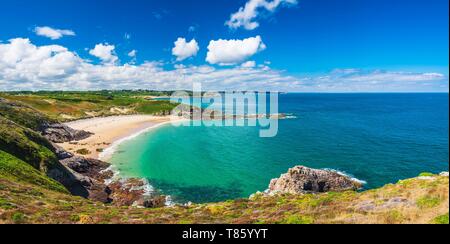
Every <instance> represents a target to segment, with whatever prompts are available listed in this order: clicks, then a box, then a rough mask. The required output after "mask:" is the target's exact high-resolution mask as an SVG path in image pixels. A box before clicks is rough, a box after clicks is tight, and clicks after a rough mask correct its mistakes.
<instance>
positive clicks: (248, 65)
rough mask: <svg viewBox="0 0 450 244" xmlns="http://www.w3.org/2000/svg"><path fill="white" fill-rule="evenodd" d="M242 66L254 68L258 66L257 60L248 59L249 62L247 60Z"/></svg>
mask: <svg viewBox="0 0 450 244" xmlns="http://www.w3.org/2000/svg"><path fill="white" fill-rule="evenodd" d="M241 67H242V68H247V69H248V68H254V67H256V62H255V61H247V62H245V63H243V64H241Z"/></svg>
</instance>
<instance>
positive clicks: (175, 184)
mask: <svg viewBox="0 0 450 244" xmlns="http://www.w3.org/2000/svg"><path fill="white" fill-rule="evenodd" d="M279 104H280V113H287V114H292V115H293V117H292V118H290V119H285V120H280V121H279V132H278V135H277V136H276V137H273V138H260V137H259V129H260V128H258V127H173V126H171V125H166V126H161V127H159V128H157V129H155V130H151V131H148V132H146V133H143V134H141V135H140V136H138V137H135V138H133V139H131V140H128V141H126V142H124V143H122V144H121V145H120V146H119V147H118V148H117V149H116V152H115V153H114V154H113V155H112V158H111V159H110V162H111V163H112V164H113V165H114V167H115V168H116V169H117V170H118V171H119V172H120V175H121V176H122V177H138V178H145V179H147V180H148V181H149V183H150V184H151V186H153V187H154V189H156V190H157V191H159V192H160V193H161V194H164V195H170V196H171V197H172V199H173V200H174V201H175V202H178V203H185V202H194V203H204V202H217V201H224V200H229V199H236V198H242V197H249V196H250V195H251V194H253V193H255V192H257V191H264V190H265V189H267V187H268V185H269V182H270V180H271V179H273V178H277V177H279V176H280V174H283V173H285V172H287V170H288V169H289V168H291V167H293V166H296V165H304V166H308V167H312V168H317V169H333V170H337V171H340V172H343V173H346V174H348V175H350V176H352V177H354V178H357V179H359V180H361V181H364V182H366V184H365V186H364V187H365V189H372V188H376V187H381V186H383V185H385V184H388V183H395V182H397V181H398V180H401V179H407V178H411V177H415V176H417V175H419V174H420V173H422V172H432V173H439V172H442V171H448V168H449V137H448V136H449V127H448V126H449V112H448V109H449V108H448V105H449V100H448V94H437V93H436V94H283V95H280V98H279Z"/></svg>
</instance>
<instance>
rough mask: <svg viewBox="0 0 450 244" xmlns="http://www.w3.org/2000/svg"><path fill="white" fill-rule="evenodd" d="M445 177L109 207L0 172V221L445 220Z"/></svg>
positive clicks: (356, 221) (447, 206) (442, 221)
mask: <svg viewBox="0 0 450 244" xmlns="http://www.w3.org/2000/svg"><path fill="white" fill-rule="evenodd" d="M448 194H449V180H448V177H441V176H434V177H433V178H432V179H431V180H421V179H410V180H405V181H401V182H399V183H398V184H395V185H387V186H385V187H383V188H381V189H377V190H372V191H368V192H363V193H355V192H345V193H326V194H319V195H303V196H293V195H283V196H273V197H263V196H256V197H254V198H253V199H251V200H247V199H242V200H235V201H227V202H223V203H216V204H203V205H192V206H189V207H172V208H160V209H137V208H131V207H122V208H119V207H113V206H108V205H103V204H98V203H93V202H90V201H88V200H84V199H82V198H78V197H72V196H70V195H67V194H62V193H59V192H55V191H50V190H47V189H45V188H42V187H37V186H34V185H31V184H27V183H22V182H18V181H14V180H10V179H9V178H6V179H5V178H3V177H1V178H0V223H133V224H134V223H184V224H185V223H288V224H311V223H447V224H448V211H449V210H448V209H449V199H448Z"/></svg>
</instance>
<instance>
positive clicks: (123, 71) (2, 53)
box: [0, 38, 449, 92]
mask: <svg viewBox="0 0 450 244" xmlns="http://www.w3.org/2000/svg"><path fill="white" fill-rule="evenodd" d="M263 66H265V65H263ZM194 82H200V83H202V85H203V88H204V89H205V90H267V91H302V92H370V91H384V92H389V91H441V92H445V91H447V92H448V84H449V83H448V75H444V74H440V73H431V72H424V73H420V72H416V73H413V72H392V71H379V70H375V71H364V70H357V69H347V70H334V71H332V72H330V73H328V74H324V75H315V76H306V77H293V76H289V75H287V74H285V73H284V72H283V71H279V70H273V69H266V68H264V67H260V66H256V67H253V68H242V67H241V66H236V67H233V68H215V67H213V66H209V65H202V66H185V65H176V68H175V69H170V70H169V69H165V68H164V66H163V64H162V63H161V62H145V63H144V64H141V65H134V64H124V65H109V64H107V63H106V64H105V63H102V64H93V63H91V62H89V60H86V59H82V58H80V57H79V56H78V55H77V54H76V53H74V52H72V51H70V50H68V49H67V48H65V47H63V46H59V45H47V46H36V45H34V44H32V43H31V42H30V40H28V39H21V38H17V39H12V40H10V41H9V42H6V43H0V90H7V91H8V90H9V91H10V90H100V89H158V90H179V89H191V88H192V84H193V83H194Z"/></svg>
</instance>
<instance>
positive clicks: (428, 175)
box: [419, 172, 434, 177]
mask: <svg viewBox="0 0 450 244" xmlns="http://www.w3.org/2000/svg"><path fill="white" fill-rule="evenodd" d="M419 176H420V177H433V176H434V174H433V173H428V172H424V173H421V174H420V175H419Z"/></svg>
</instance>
